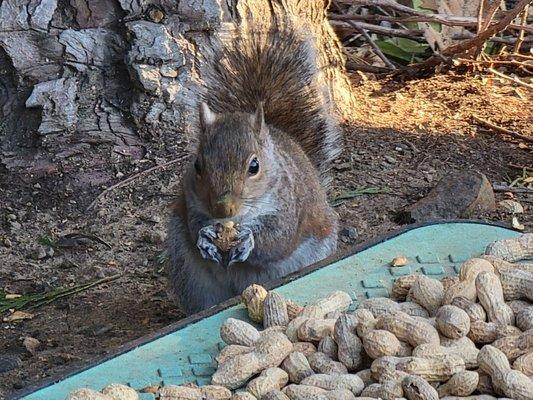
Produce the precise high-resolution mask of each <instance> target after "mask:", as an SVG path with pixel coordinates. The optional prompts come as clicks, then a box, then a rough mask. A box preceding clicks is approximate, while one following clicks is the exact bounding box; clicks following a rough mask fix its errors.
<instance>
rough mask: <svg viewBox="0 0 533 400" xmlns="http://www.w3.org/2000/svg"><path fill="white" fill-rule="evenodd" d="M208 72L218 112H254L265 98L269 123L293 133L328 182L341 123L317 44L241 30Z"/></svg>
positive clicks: (208, 93) (285, 32) (290, 34)
mask: <svg viewBox="0 0 533 400" xmlns="http://www.w3.org/2000/svg"><path fill="white" fill-rule="evenodd" d="M212 56H213V59H212V61H211V62H210V63H209V68H208V69H207V71H206V72H205V73H204V77H205V85H206V87H205V89H206V90H205V99H206V101H207V102H208V104H209V106H210V107H211V108H212V109H213V111H215V112H219V113H223V112H236V111H244V112H250V113H252V112H254V111H255V110H256V107H257V105H258V103H259V102H260V101H263V102H264V110H265V120H266V122H267V123H268V124H270V125H273V126H275V127H276V128H278V129H280V130H282V131H284V132H285V133H287V134H289V135H291V136H292V137H293V139H294V140H295V141H296V142H297V143H299V144H300V145H301V147H302V149H303V150H304V152H305V153H306V154H307V155H308V157H309V158H310V160H311V162H312V163H313V164H314V165H315V167H316V168H317V171H318V172H319V174H320V176H321V178H322V182H323V184H326V185H327V181H328V171H329V169H330V166H331V162H332V160H333V159H334V158H335V157H337V156H338V154H339V153H340V150H341V144H340V133H339V126H338V123H337V120H336V118H335V117H334V115H333V108H332V106H331V104H330V96H329V93H328V91H327V87H326V86H325V84H324V83H323V82H322V80H321V79H320V77H319V71H318V68H317V65H316V62H317V58H316V55H315V52H314V46H313V44H312V43H310V42H309V41H308V40H305V39H303V38H302V37H301V36H300V35H299V34H297V33H296V32H295V31H294V30H292V29H289V28H285V29H282V30H280V29H275V30H274V29H272V30H271V31H269V32H260V33H258V32H251V31H250V30H247V31H246V32H243V31H240V32H239V33H237V34H235V35H232V39H231V40H230V41H229V42H226V43H222V44H221V45H220V46H219V47H217V48H216V49H214V53H213V54H212Z"/></svg>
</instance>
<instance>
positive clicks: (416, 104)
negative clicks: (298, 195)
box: [0, 73, 533, 398]
mask: <svg viewBox="0 0 533 400" xmlns="http://www.w3.org/2000/svg"><path fill="white" fill-rule="evenodd" d="M354 80H355V83H354V85H355V92H356V96H357V99H358V105H357V107H356V108H355V109H354V110H353V115H354V120H355V121H356V122H355V123H354V124H352V125H349V126H346V127H345V142H346V143H345V144H346V147H345V151H344V153H343V155H342V157H341V159H339V160H338V162H337V163H336V164H335V169H334V172H335V183H334V188H333V192H334V193H333V194H335V193H339V192H342V191H346V190H350V189H354V188H357V187H363V186H366V187H376V188H380V189H386V190H387V192H386V193H382V194H374V195H365V196H362V197H358V198H355V199H353V200H351V201H348V202H347V203H344V204H342V205H340V206H339V207H338V208H337V210H338V212H339V213H340V215H341V221H343V223H344V224H345V225H344V226H343V228H350V229H347V230H345V231H344V232H343V234H342V235H341V244H342V247H344V248H345V247H348V246H350V245H353V244H354V243H359V242H362V241H366V240H370V239H371V238H373V237H376V236H379V235H382V234H384V233H386V232H388V231H391V230H393V229H396V228H398V227H399V225H398V224H397V223H396V222H394V221H395V216H396V213H397V211H399V210H401V209H402V208H403V207H405V206H406V205H408V204H411V203H413V202H414V201H416V200H418V199H419V198H421V197H422V196H424V195H425V194H426V193H427V192H428V191H429V190H430V188H431V187H433V186H434V185H435V184H436V182H437V181H438V180H439V179H440V178H441V177H443V176H445V175H447V174H449V173H450V172H452V171H460V170H469V171H479V172H482V173H484V174H485V175H486V176H487V177H488V178H489V180H490V181H491V182H492V183H497V184H499V183H502V182H504V183H505V182H509V181H512V180H513V179H514V178H517V177H519V176H520V175H521V174H522V170H521V169H520V167H522V166H529V167H532V166H533V155H532V149H533V147H532V145H531V142H526V141H520V140H518V139H515V138H513V137H510V136H505V135H502V134H501V133H498V132H495V131H492V130H487V129H485V128H482V127H480V126H479V125H477V124H476V123H475V122H474V121H473V119H472V116H473V115H476V116H478V117H481V118H485V119H489V120H490V121H492V122H494V123H496V124H498V125H500V126H503V127H506V128H508V129H511V130H513V131H516V132H521V133H522V134H524V135H528V136H530V137H532V136H533V112H532V110H533V101H532V100H533V96H532V95H531V92H530V93H529V94H528V93H527V91H526V90H525V89H522V88H519V87H513V86H510V85H509V84H507V83H503V82H500V81H498V80H494V79H492V78H491V79H487V78H483V77H480V76H464V75H455V74H453V73H450V74H447V75H441V76H436V77H433V78H429V79H425V80H418V81H409V82H408V83H399V82H392V81H386V82H384V81H376V80H372V79H369V77H367V76H361V75H355V76H354ZM180 151H182V150H180V147H179V146H178V149H177V150H175V151H174V152H173V153H172V154H169V153H165V152H163V151H162V150H160V149H156V148H155V146H154V149H153V150H152V153H151V154H155V157H152V159H151V160H146V161H145V162H141V163H139V162H137V163H132V164H131V165H129V166H127V167H123V168H122V170H121V171H120V172H117V177H116V182H119V181H122V180H124V179H126V178H127V177H128V176H131V175H133V174H135V173H138V172H139V171H142V170H145V169H147V168H150V167H153V166H154V165H157V163H159V164H161V163H164V162H166V161H168V160H171V159H173V158H175V157H178V156H179V155H180ZM184 162H185V161H181V162H177V163H176V164H174V165H172V166H171V167H169V168H166V169H159V170H157V171H155V172H153V173H151V174H148V175H145V176H142V177H141V178H139V179H136V180H134V181H133V182H131V183H130V184H128V185H126V186H123V187H119V188H117V189H115V190H113V191H110V192H109V194H108V195H106V196H105V197H104V198H103V200H102V201H100V202H99V203H98V204H97V206H96V207H95V208H94V210H92V211H85V210H86V208H87V206H88V205H89V203H90V202H91V201H92V200H94V198H95V197H96V196H97V195H98V194H99V193H100V192H102V190H103V188H102V187H95V188H91V189H87V191H83V192H81V191H74V190H68V188H67V190H63V189H61V190H59V189H58V187H59V186H58V185H57V177H48V178H38V179H36V178H32V177H31V176H13V175H12V174H8V173H7V171H5V170H2V169H1V167H0V205H1V209H0V290H1V289H3V290H4V291H5V292H7V293H18V294H29V293H40V292H41V293H42V292H46V291H49V290H52V289H54V288H58V287H66V286H73V285H76V284H79V283H83V282H90V281H94V280H97V279H101V278H104V277H111V276H115V275H117V274H120V277H119V278H118V279H114V280H111V281H109V282H107V283H105V284H102V285H99V286H96V287H94V288H90V289H88V290H84V291H81V292H80V293H77V294H74V295H71V296H67V297H64V298H62V299H59V300H57V301H54V302H52V303H51V304H48V305H44V306H41V307H38V308H36V309H33V310H31V311H29V312H30V313H31V314H33V318H32V319H28V320H22V321H18V322H0V398H4V397H7V396H9V395H10V394H11V393H13V392H15V391H17V390H20V389H22V388H25V387H27V386H28V385H31V384H35V383H37V382H38V381H40V380H42V379H43V378H46V377H48V376H51V375H57V374H58V373H62V372H63V371H65V370H67V369H71V368H73V367H79V366H82V365H84V364H86V363H87V362H89V361H90V360H93V359H95V358H98V357H101V356H103V355H105V354H106V353H107V352H108V351H110V350H112V349H114V348H116V347H117V346H119V345H121V344H123V343H125V342H128V341H130V340H132V339H135V338H138V337H140V336H143V335H145V334H147V333H149V332H152V331H154V330H157V329H158V328H161V327H163V326H165V325H168V324H169V323H171V322H175V321H177V320H179V319H180V318H181V317H182V314H181V313H180V311H179V310H177V309H176V308H175V306H174V305H173V303H172V301H171V299H169V297H168V296H167V292H166V280H165V269H164V263H163V260H164V257H163V256H162V251H163V240H164V236H165V224H166V219H167V212H168V204H169V203H170V201H171V200H172V196H173V193H174V192H175V187H176V185H177V183H178V182H179V177H180V173H181V170H182V166H183V163H184ZM116 182H115V183H116ZM507 198H509V197H508V195H506V194H504V193H500V192H498V193H497V200H498V201H499V200H503V199H507ZM515 199H516V200H518V201H519V202H520V203H521V204H522V205H523V206H524V208H525V213H524V214H523V215H522V216H521V217H520V220H521V222H522V223H523V224H524V225H525V227H526V229H528V230H531V228H532V226H533V217H532V213H531V207H532V203H533V196H532V195H531V194H530V193H529V194H515ZM477 217H479V218H486V219H490V220H497V221H503V222H510V216H509V215H508V214H506V213H505V212H504V211H503V209H499V210H498V211H497V212H495V213H492V214H491V215H480V216H477ZM351 228H355V230H356V231H355V230H354V229H351ZM72 232H78V233H80V232H81V233H83V234H87V235H93V236H91V237H90V238H89V239H87V238H86V239H84V240H78V241H77V242H73V241H66V242H60V243H58V242H56V241H57V238H59V237H61V236H63V235H65V234H68V233H72ZM347 232H349V233H350V234H351V235H348V234H347ZM95 238H99V239H100V240H101V242H99V241H98V239H96V240H94V239H95ZM51 243H56V246H54V247H53V248H52V247H50V246H49V244H51ZM58 244H61V246H58ZM51 249H52V250H51ZM6 315H7V313H6V314H4V315H3V316H0V317H5V316H6ZM27 337H32V338H35V339H37V340H39V342H40V343H41V344H40V347H39V348H38V349H37V350H36V351H35V352H34V354H31V353H30V352H29V351H28V350H27V349H26V348H25V346H24V344H23V341H24V339H25V338H27ZM2 370H9V371H6V372H1V371H2Z"/></svg>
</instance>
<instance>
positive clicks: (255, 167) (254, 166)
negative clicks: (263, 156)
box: [248, 157, 259, 176]
mask: <svg viewBox="0 0 533 400" xmlns="http://www.w3.org/2000/svg"><path fill="white" fill-rule="evenodd" d="M258 172H259V160H257V157H254V158H252V159H251V160H250V164H249V165H248V175H250V176H253V175H257V173H258Z"/></svg>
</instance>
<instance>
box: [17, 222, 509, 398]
mask: <svg viewBox="0 0 533 400" xmlns="http://www.w3.org/2000/svg"><path fill="white" fill-rule="evenodd" d="M517 235H518V234H517V233H516V232H513V231H511V230H508V229H505V228H501V227H496V226H491V225H484V224H478V223H446V224H437V225H430V226H424V227H420V228H415V229H413V230H410V231H407V232H405V233H402V234H400V235H398V236H396V237H393V238H391V239H388V240H386V241H384V242H382V243H378V244H376V245H373V246H372V247H369V248H367V249H366V250H363V251H361V252H359V253H357V254H354V255H351V256H349V257H346V258H344V259H342V260H340V261H338V262H335V263H333V264H330V265H328V266H325V267H323V268H321V269H319V270H316V271H314V272H312V273H310V274H308V275H305V276H303V277H301V278H299V279H296V280H294V281H292V282H289V283H287V284H285V285H283V286H281V287H279V288H277V289H276V290H277V291H278V292H279V293H281V294H283V295H286V296H287V297H288V298H291V299H293V300H296V301H299V302H302V303H304V302H307V301H310V300H313V299H317V298H320V297H323V296H325V295H327V294H329V293H330V292H331V291H333V290H344V291H346V292H348V293H350V295H351V296H352V298H353V299H354V300H356V301H357V300H361V299H365V298H369V297H378V296H388V288H390V285H391V283H392V282H393V281H394V279H395V278H396V277H398V276H402V275H406V274H410V273H422V274H426V275H428V276H430V277H435V278H440V277H442V276H444V275H450V274H454V273H456V272H457V270H458V268H459V266H460V264H461V262H463V261H465V260H466V259H468V258H470V257H473V256H476V255H479V254H482V253H483V251H484V249H485V247H486V246H487V244H489V243H491V242H493V241H495V240H499V239H505V238H509V237H514V236H517ZM397 255H405V256H407V257H408V259H409V261H410V262H409V264H408V265H406V266H404V267H399V268H398V267H396V268H392V267H390V266H389V265H388V264H389V262H390V261H391V260H392V259H393V258H394V257H395V256H397ZM228 317H237V318H242V319H246V313H245V311H244V310H243V308H242V306H236V307H231V308H228V309H226V310H223V311H221V312H219V313H217V314H215V315H213V316H210V317H208V318H205V319H203V320H201V321H198V322H196V323H194V324H192V325H189V326H187V327H185V328H183V329H180V330H177V331H175V332H172V333H170V334H167V335H166V336H163V337H160V338H158V339H155V340H153V341H151V342H149V343H145V344H143V345H141V346H139V347H137V348H135V349H133V350H130V351H129V352H127V353H125V354H122V355H120V356H118V357H115V358H113V359H111V360H108V361H105V362H103V363H101V364H99V365H97V366H95V367H92V368H90V369H88V370H86V371H83V372H81V373H78V374H76V375H73V376H71V377H69V378H66V379H64V380H62V381H60V382H58V383H56V384H54V385H51V386H48V387H45V388H43V389H40V390H38V391H36V392H34V393H31V394H29V395H27V396H25V397H23V398H24V399H27V400H62V399H64V398H65V397H66V395H67V394H68V393H69V392H70V391H71V390H73V389H76V388H80V387H91V388H94V389H101V388H102V387H103V386H105V385H106V384H108V383H113V382H116V383H127V384H129V385H130V386H131V387H133V388H135V389H141V388H144V387H146V386H150V385H168V384H182V383H185V382H196V383H198V384H200V385H202V384H206V383H208V382H209V379H210V375H211V374H212V373H213V372H214V367H215V362H214V358H213V357H214V355H215V354H216V353H217V352H218V350H219V348H220V347H221V346H222V343H221V342H220V337H219V335H218V331H219V326H220V324H221V323H222V322H223V321H224V320H225V319H226V318H228ZM154 398H155V397H154V395H153V394H149V393H146V394H142V395H141V399H142V400H152V399H154Z"/></svg>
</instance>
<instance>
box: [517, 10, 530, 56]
mask: <svg viewBox="0 0 533 400" xmlns="http://www.w3.org/2000/svg"><path fill="white" fill-rule="evenodd" d="M528 14H529V4H528V5H527V6H526V8H524V11H523V12H522V18H521V19H520V25H523V26H525V25H526V24H527V16H528ZM524 34H525V29H524V28H522V29H520V32H519V33H518V39H517V40H516V43H515V45H514V49H513V52H515V53H518V52H519V51H520V46H522V43H523V42H524Z"/></svg>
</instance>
